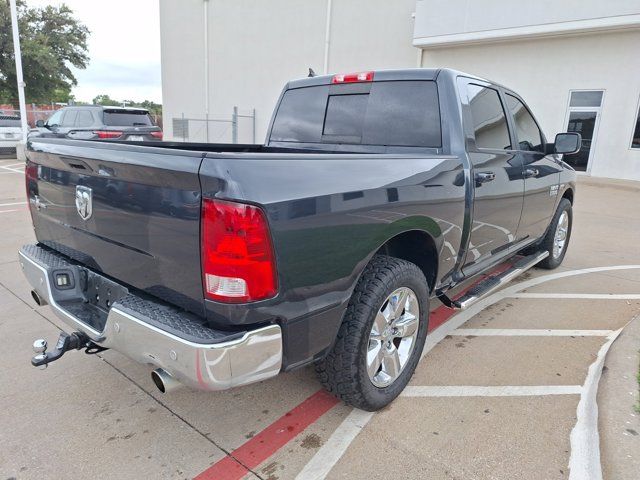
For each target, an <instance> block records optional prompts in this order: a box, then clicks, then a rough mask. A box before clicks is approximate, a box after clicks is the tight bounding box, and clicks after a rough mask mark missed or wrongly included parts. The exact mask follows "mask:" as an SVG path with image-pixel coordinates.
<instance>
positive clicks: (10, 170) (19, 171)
mask: <svg viewBox="0 0 640 480" xmlns="http://www.w3.org/2000/svg"><path fill="white" fill-rule="evenodd" d="M0 168H2V169H4V170H7V171H8V172H11V173H24V170H17V169H15V168H9V167H5V166H3V165H0Z"/></svg>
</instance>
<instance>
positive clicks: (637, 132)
mask: <svg viewBox="0 0 640 480" xmlns="http://www.w3.org/2000/svg"><path fill="white" fill-rule="evenodd" d="M631 148H640V107H639V108H638V113H637V115H636V124H635V126H634V127H633V138H632V139H631Z"/></svg>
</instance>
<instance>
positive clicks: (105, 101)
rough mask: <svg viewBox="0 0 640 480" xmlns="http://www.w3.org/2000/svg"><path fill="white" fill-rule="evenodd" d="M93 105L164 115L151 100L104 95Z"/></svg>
mask: <svg viewBox="0 0 640 480" xmlns="http://www.w3.org/2000/svg"><path fill="white" fill-rule="evenodd" d="M0 1H1V0H0ZM93 104H94V105H104V106H105V107H112V106H122V105H123V104H124V105H126V106H127V107H140V108H146V109H147V110H149V113H150V114H151V115H162V105H161V104H159V103H155V102H153V101H151V100H143V101H142V102H136V101H135V100H114V99H113V98H111V97H110V96H109V95H104V94H103V95H97V96H96V97H94V98H93Z"/></svg>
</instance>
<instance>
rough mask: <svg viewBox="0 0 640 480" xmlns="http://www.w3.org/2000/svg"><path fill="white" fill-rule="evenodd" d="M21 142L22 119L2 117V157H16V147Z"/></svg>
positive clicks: (0, 132) (0, 150)
mask: <svg viewBox="0 0 640 480" xmlns="http://www.w3.org/2000/svg"><path fill="white" fill-rule="evenodd" d="M21 140H22V128H21V126H20V117H16V116H13V115H0V155H15V154H16V145H17V144H18V142H20V141H21Z"/></svg>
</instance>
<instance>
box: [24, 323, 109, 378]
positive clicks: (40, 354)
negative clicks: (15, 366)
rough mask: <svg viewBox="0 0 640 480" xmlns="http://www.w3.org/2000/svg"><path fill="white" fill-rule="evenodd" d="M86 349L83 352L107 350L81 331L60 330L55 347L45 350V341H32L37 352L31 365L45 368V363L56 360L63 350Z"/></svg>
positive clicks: (90, 352)
mask: <svg viewBox="0 0 640 480" xmlns="http://www.w3.org/2000/svg"><path fill="white" fill-rule="evenodd" d="M83 348H84V349H86V350H85V353H87V354H90V355H91V354H95V353H98V352H102V351H104V350H108V349H107V348H105V347H101V346H100V345H97V344H95V343H93V341H91V339H90V338H89V337H88V336H87V335H86V334H84V333H82V332H73V333H70V334H69V333H65V332H61V333H60V336H59V337H58V342H57V343H56V348H55V349H53V350H52V351H50V352H47V341H46V340H44V339H42V338H40V339H38V340H36V341H35V342H33V351H34V352H35V353H36V354H37V355H35V356H34V357H33V358H32V359H31V365H33V366H34V367H38V368H42V369H44V368H47V364H49V363H51V362H54V361H56V360H58V359H59V358H60V357H62V355H64V354H65V352H67V351H69V350H82V349H83Z"/></svg>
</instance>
